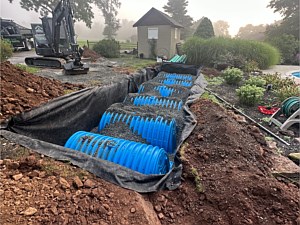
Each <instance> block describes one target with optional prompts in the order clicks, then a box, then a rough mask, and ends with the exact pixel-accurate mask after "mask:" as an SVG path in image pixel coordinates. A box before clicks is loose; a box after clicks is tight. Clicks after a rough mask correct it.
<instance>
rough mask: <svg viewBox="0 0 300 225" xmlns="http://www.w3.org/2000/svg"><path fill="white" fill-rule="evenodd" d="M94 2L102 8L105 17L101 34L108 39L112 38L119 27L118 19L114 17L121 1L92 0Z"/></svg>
mask: <svg viewBox="0 0 300 225" xmlns="http://www.w3.org/2000/svg"><path fill="white" fill-rule="evenodd" d="M94 1H95V4H96V5H97V6H98V7H99V9H101V10H102V14H103V16H104V19H105V25H106V26H105V27H104V30H103V35H104V36H106V38H108V39H113V38H114V37H115V36H116V35H117V30H118V29H119V28H120V21H119V20H118V19H117V18H116V16H117V14H118V10H117V9H118V8H120V6H121V3H120V2H119V0H105V1H103V0H94Z"/></svg>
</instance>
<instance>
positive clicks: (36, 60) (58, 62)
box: [25, 57, 66, 69]
mask: <svg viewBox="0 0 300 225" xmlns="http://www.w3.org/2000/svg"><path fill="white" fill-rule="evenodd" d="M25 63H26V65H28V66H36V67H50V68H56V69H61V68H63V67H62V65H63V64H65V63H66V61H65V60H64V59H60V58H54V57H26V58H25Z"/></svg>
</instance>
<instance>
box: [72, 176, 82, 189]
mask: <svg viewBox="0 0 300 225" xmlns="http://www.w3.org/2000/svg"><path fill="white" fill-rule="evenodd" d="M73 184H74V186H75V187H76V188H77V189H79V188H81V187H83V183H82V181H81V180H80V178H79V177H78V176H76V177H74V179H73Z"/></svg>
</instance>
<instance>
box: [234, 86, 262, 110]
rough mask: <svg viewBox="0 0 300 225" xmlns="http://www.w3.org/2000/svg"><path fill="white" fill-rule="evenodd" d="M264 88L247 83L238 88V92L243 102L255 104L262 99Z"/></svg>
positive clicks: (250, 104)
mask: <svg viewBox="0 0 300 225" xmlns="http://www.w3.org/2000/svg"><path fill="white" fill-rule="evenodd" d="M264 90H265V89H264V88H261V87H256V86H253V85H249V84H246V85H243V86H241V87H240V88H238V89H237V90H236V92H237V95H238V97H239V101H240V102H241V103H242V104H244V105H247V106H253V105H255V104H256V103H258V102H259V101H260V100H261V99H262V97H263V95H264Z"/></svg>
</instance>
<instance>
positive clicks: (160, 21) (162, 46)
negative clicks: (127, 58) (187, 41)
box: [133, 8, 183, 59]
mask: <svg viewBox="0 0 300 225" xmlns="http://www.w3.org/2000/svg"><path fill="white" fill-rule="evenodd" d="M133 27H137V34H138V55H139V56H140V57H143V58H155V57H156V56H166V57H167V58H168V59H169V58H171V57H173V56H174V55H175V54H176V44H177V43H179V42H180V32H181V29H182V28H183V26H182V25H181V24H179V23H178V22H176V21H175V20H174V19H172V18H171V17H169V16H168V15H167V14H165V13H163V12H161V11H159V10H157V9H155V8H151V9H150V10H149V11H148V12H147V13H146V14H145V15H144V16H142V17H141V18H140V19H139V20H138V21H137V22H136V23H135V24H134V25H133Z"/></svg>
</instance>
